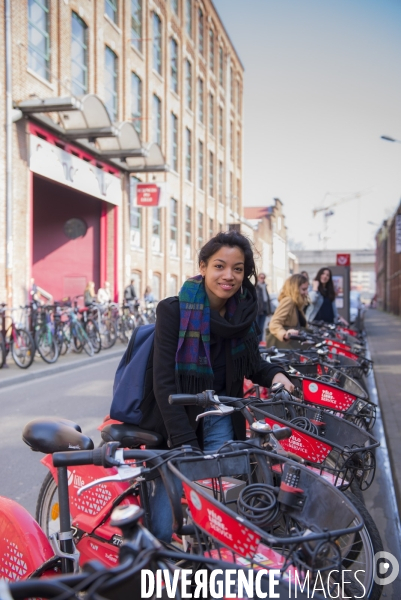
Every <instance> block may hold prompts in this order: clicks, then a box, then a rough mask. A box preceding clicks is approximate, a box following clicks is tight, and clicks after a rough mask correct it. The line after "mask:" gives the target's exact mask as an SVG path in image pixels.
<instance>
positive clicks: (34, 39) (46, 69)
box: [28, 0, 50, 80]
mask: <svg viewBox="0 0 401 600" xmlns="http://www.w3.org/2000/svg"><path fill="white" fill-rule="evenodd" d="M28 66H29V68H30V69H32V71H35V73H37V74H38V75H40V76H41V77H43V79H47V80H50V36H49V0H28Z"/></svg>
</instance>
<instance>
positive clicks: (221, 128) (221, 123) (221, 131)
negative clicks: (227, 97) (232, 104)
mask: <svg viewBox="0 0 401 600" xmlns="http://www.w3.org/2000/svg"><path fill="white" fill-rule="evenodd" d="M219 144H220V146H224V121H223V107H222V106H219Z"/></svg>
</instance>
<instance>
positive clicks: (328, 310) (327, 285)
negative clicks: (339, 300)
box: [306, 267, 348, 325]
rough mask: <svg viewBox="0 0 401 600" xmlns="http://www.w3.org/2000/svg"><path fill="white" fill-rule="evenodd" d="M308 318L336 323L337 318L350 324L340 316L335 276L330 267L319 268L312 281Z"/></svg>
mask: <svg viewBox="0 0 401 600" xmlns="http://www.w3.org/2000/svg"><path fill="white" fill-rule="evenodd" d="M306 319H307V321H308V322H309V323H311V322H312V321H324V322H325V323H334V322H335V321H336V320H337V319H339V320H340V321H342V322H343V323H345V324H346V325H348V322H347V321H346V320H345V319H343V318H342V317H340V316H339V314H338V312H337V306H336V293H335V290H334V283H333V276H332V273H331V270H330V269H329V268H328V267H323V268H322V269H319V271H318V272H317V275H316V277H315V279H314V280H313V282H312V291H311V292H310V304H309V306H308V308H307V310H306Z"/></svg>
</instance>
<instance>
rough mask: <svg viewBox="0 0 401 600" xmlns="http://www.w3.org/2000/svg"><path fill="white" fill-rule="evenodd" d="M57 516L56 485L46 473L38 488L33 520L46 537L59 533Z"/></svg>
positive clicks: (58, 510) (52, 478) (58, 509)
mask: <svg viewBox="0 0 401 600" xmlns="http://www.w3.org/2000/svg"><path fill="white" fill-rule="evenodd" d="M59 514H60V507H59V503H58V488H57V483H56V482H55V480H54V477H53V475H52V474H51V473H47V475H46V477H45V479H44V481H43V483H42V487H41V488H40V492H39V496H38V501H37V503H36V513H35V519H36V521H37V522H38V523H39V525H40V527H41V528H42V530H43V531H44V532H45V534H46V535H47V537H49V536H50V535H52V534H53V533H58V532H59V531H60V519H59Z"/></svg>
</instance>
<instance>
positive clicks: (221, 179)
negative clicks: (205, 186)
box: [219, 160, 223, 204]
mask: <svg viewBox="0 0 401 600" xmlns="http://www.w3.org/2000/svg"><path fill="white" fill-rule="evenodd" d="M219 202H220V204H223V163H222V161H221V160H219Z"/></svg>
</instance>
